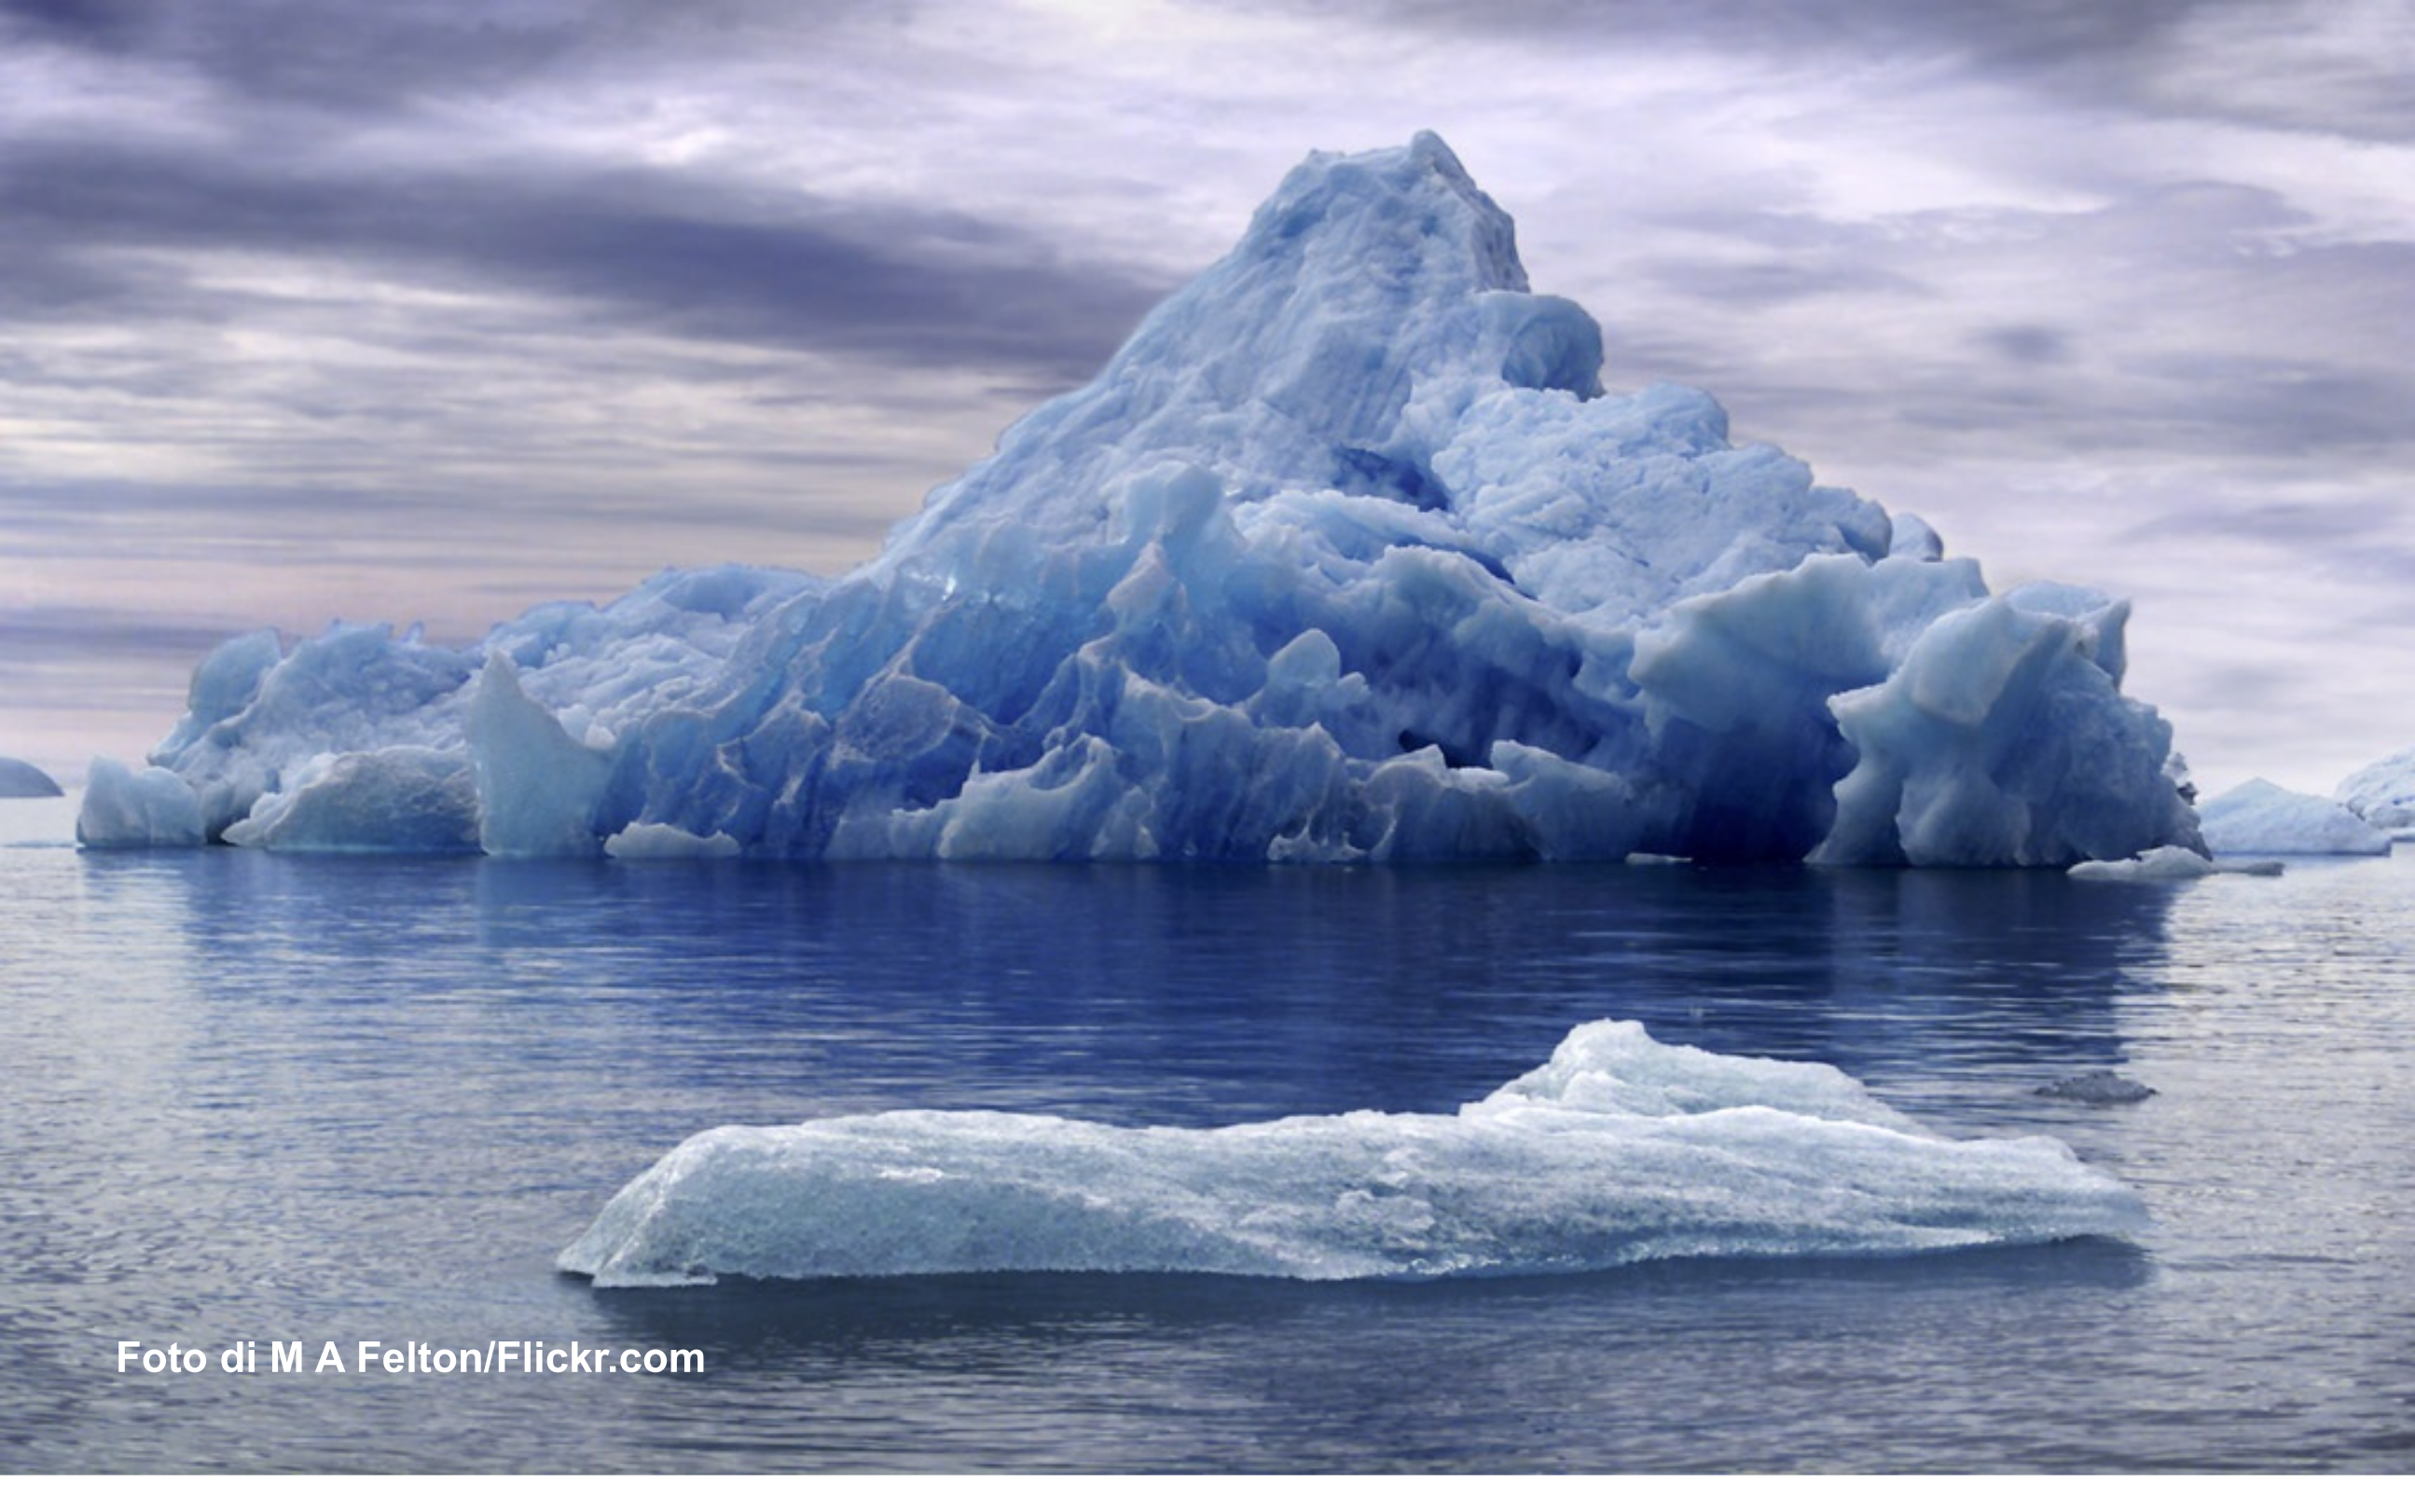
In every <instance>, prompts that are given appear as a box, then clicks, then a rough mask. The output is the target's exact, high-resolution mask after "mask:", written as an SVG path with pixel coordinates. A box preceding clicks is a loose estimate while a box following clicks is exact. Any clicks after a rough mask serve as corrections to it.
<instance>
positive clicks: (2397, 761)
mask: <svg viewBox="0 0 2415 1512" xmlns="http://www.w3.org/2000/svg"><path fill="white" fill-rule="evenodd" d="M2332 796H2333V798H2334V799H2336V800H2338V801H2339V802H2340V803H2341V804H2343V805H2344V806H2346V807H2347V808H2348V810H2349V812H2351V813H2353V814H2355V815H2356V816H2357V817H2359V818H2361V819H2363V821H2364V822H2365V823H2367V824H2369V825H2372V826H2373V827H2374V828H2375V829H2377V830H2384V831H2389V832H2390V833H2391V834H2392V835H2393V836H2394V837H2395V838H2398V839H2401V840H2407V839H2415V746H2408V748H2407V749H2406V750H2404V751H2400V752H2398V753H2396V754H2395V755H2393V756H2383V757H2382V758H2381V759H2380V760H2378V761H2376V762H2374V763H2373V764H2372V765H2370V766H2367V767H2363V768H2362V769H2360V770H2358V771H2353V772H2350V773H2349V774H2348V776H2347V777H2346V778H2345V779H2343V780H2342V781H2341V783H2340V785H2339V789H2338V791H2336V792H2335V793H2333V795H2332Z"/></svg>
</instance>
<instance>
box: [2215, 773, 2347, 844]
mask: <svg viewBox="0 0 2415 1512" xmlns="http://www.w3.org/2000/svg"><path fill="white" fill-rule="evenodd" d="M2199 821H2200V823H2201V824H2202V826H2203V831H2204V839H2205V843H2206V845H2207V846H2210V847H2211V848H2212V849H2213V853H2214V854H2215V855H2217V856H2229V855H2242V856H2382V855H2387V854H2389V851H2390V835H2389V834H2388V832H2387V831H2381V830H2378V829H2376V828H2374V827H2373V826H2372V825H2370V824H2368V823H2366V822H2365V821H2364V820H2363V818H2361V817H2359V816H2357V815H2356V814H2355V813H2354V812H2352V811H2351V810H2349V809H2348V807H2347V806H2346V805H2344V804H2340V803H2334V802H2333V801H2331V800H2330V799H2328V798H2317V797H2315V796H2314V795H2313V794H2311V793H2293V792H2291V791H2289V790H2288V788H2286V787H2281V786H2275V785H2274V784H2272V783H2269V782H2266V781H2265V780H2264V779H2263V778H2261V777H2257V778H2253V779H2251V780H2249V781H2247V782H2244V783H2242V784H2240V785H2239V786H2236V787H2234V788H2231V789H2230V790H2229V791H2228V792H2227V793H2224V794H2222V795H2221V796H2220V797H2218V798H2213V799H2209V800H2207V801H2206V803H2205V806H2204V808H2203V809H2201V810H2200V811H2199Z"/></svg>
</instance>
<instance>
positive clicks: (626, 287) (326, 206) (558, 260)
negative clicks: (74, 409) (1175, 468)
mask: <svg viewBox="0 0 2415 1512" xmlns="http://www.w3.org/2000/svg"><path fill="white" fill-rule="evenodd" d="M0 202H6V203H7V205H8V229H7V231H6V232H5V234H6V237H7V239H8V245H9V247H10V250H11V251H12V253H14V254H16V255H17V257H18V258H19V260H20V262H21V265H23V266H25V267H27V268H30V269H32V270H34V272H33V277H29V278H25V279H14V280H11V281H10V283H9V285H8V287H7V288H6V290H5V291H0V310H5V311H6V312H7V313H8V315H10V316H12V317H14V318H16V319H19V320H26V319H31V320H42V319H51V318H61V317H67V318H80V317H81V316H82V315H83V314H84V313H85V312H87V311H89V310H91V309H92V308H94V307H96V306H110V307H115V308H116V309H117V310H118V312H119V313H120V314H121V315H125V314H131V313H141V314H144V315H151V316H157V315H161V314H164V313H167V312H168V311H169V310H170V309H171V308H172V307H175V306H177V305H179V304H183V303H189V302H190V300H191V297H192V296H191V295H190V294H189V293H188V294H185V295H183V296H181V297H180V296H179V295H178V294H177V293H176V292H175V291H174V290H173V288H171V287H169V285H168V283H167V282H166V280H167V279H168V278H170V277H173V276H172V275H171V274H169V273H167V272H166V270H164V269H162V268H161V266H160V265H159V263H158V262H157V261H151V262H136V261H133V260H132V256H131V255H133V254H141V255H143V256H144V257H148V258H153V259H156V258H157V257H158V255H159V254H163V253H175V252H179V251H188V250H211V251H242V250H247V249H250V250H257V251H259V252H261V253H263V254H269V255H274V256H277V257H280V258H291V257H293V256H296V255H316V256H324V257H332V258H337V259H341V260H348V261H352V262H357V263H359V264H361V265H363V266H364V267H366V268H369V269H374V270H378V271H382V272H389V273H399V274H401V275H403V276H406V277H421V278H428V279H434V280H437V281H440V282H447V283H452V284H457V285H462V286H466V287H472V288H475V287H479V286H483V285H488V284H501V285H504V286H507V287H509V288H511V289H513V290H515V291H517V292H520V293H523V294H529V295H535V296H540V297H547V298H553V299H562V300H569V301H574V302H580V303H587V304H593V305H601V306H606V307H609V308H610V310H611V312H612V314H613V316H614V317H615V318H618V319H624V320H629V321H634V322H639V323H642V324H650V325H653V326H655V327H657V328H660V329H663V330H666V331H668V332H673V333H676V334H679V335H682V336H687V337H697V338H702V339H707V340H714V341H726V342H736V343H742V344H751V345H761V346H787V347H796V348H805V349H813V350H826V351H840V352H853V353H857V354H861V355H864V356H869V357H878V358H880V359H883V360H887V361H893V362H903V363H907V364H914V365H953V364H963V363H977V364H985V365H994V366H1005V367H1015V368H1021V369H1025V370H1027V371H1030V372H1032V373H1033V374H1035V375H1037V376H1042V377H1045V378H1048V379H1052V380H1058V381H1070V380H1078V379H1080V378H1083V377H1087V375H1088V374H1089V373H1090V372H1091V371H1093V370H1095V369H1096V367H1098V365H1099V363H1100V362H1101V361H1102V360H1103V358H1104V357H1105V356H1106V354H1107V353H1108V352H1112V351H1113V350H1114V348H1115V346H1116V344H1117V342H1118V341H1119V340H1120V339H1121V338H1122V337H1123V336H1124V335H1126V334H1127V333H1128V332H1129V331H1130V329H1131V327H1132V323H1133V322H1135V321H1137V320H1138V318H1139V317H1140V316H1141V315H1142V314H1143V313H1145V312H1146V311H1147V308H1148V307H1149V306H1150V305H1151V304H1153V303H1154V302H1155V301H1156V299H1157V298H1159V297H1161V296H1162V293H1163V292H1165V291H1164V290H1163V289H1162V288H1161V287H1159V286H1157V285H1156V284H1154V283H1153V282H1152V281H1150V280H1149V279H1147V277H1145V276H1142V275H1138V274H1135V273H1133V272H1132V271H1131V270H1127V269H1124V268H1119V267H1098V266H1082V265H1079V264H1076V263H1073V262H1069V261H1068V260H1067V259H1065V258H1064V257H1063V256H1062V255H1061V254H1060V253H1058V252H1057V250H1055V249H1053V248H1051V247H1047V246H1045V245H1043V244H1041V243H1040V242H1038V241H1037V240H1035V239H1034V237H1033V236H1032V235H1031V234H1030V233H1029V232H1027V231H1026V230H1023V229H1020V228H1017V227H1012V226H1005V225H998V224H995V223H988V222H983V221H982V220H979V219H977V218H974V217H967V216H963V215H958V214H952V213H951V212H948V211H946V210H944V209H918V208H913V207H906V206H888V205H872V204H863V203H860V202H846V201H840V200H834V199H831V198H828V197H821V196H813V195H808V194H802V193H799V194H796V195H793V196H790V197H788V198H787V200H786V202H782V203H780V204H778V205H775V206H770V207H760V208H758V207H756V206H754V205H750V204H748V203H745V202H742V200H741V199H740V197H739V196H738V195H737V194H736V193H734V192H730V191H728V190H727V189H726V188H725V187H723V186H719V185H717V184H715V183H713V182H712V181H710V180H703V181H699V180H697V179H695V178H689V177H684V176H671V175H665V174H658V173H653V172H643V171H635V170H594V169H587V168H583V167H581V166H579V165H576V164H554V165H543V164H534V163H528V164H515V165H507V166H485V167H481V168H477V169H453V170H434V169H430V170H424V171H416V172H396V171H393V170H384V171H363V172H357V173H353V174H349V175H347V174H344V173H342V172H329V171H325V170H318V171H293V170H282V171H280V170H278V169H274V168H270V167H266V166H263V165H257V164H249V163H240V162H229V161H226V160H224V159H222V158H219V157H215V156H211V155H204V154H200V153H192V152H173V151H167V150H161V149H157V148H150V147H143V146H136V145H130V144H126V143H109V142H55V141H54V142H17V143H12V144H9V145H8V146H7V147H5V148H0Z"/></svg>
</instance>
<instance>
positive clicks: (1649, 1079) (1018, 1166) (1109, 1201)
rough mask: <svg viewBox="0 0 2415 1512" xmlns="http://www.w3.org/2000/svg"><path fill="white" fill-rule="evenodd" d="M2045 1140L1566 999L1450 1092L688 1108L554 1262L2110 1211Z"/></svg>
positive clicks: (1840, 1075)
mask: <svg viewBox="0 0 2415 1512" xmlns="http://www.w3.org/2000/svg"><path fill="white" fill-rule="evenodd" d="M2145 1221H2146V1214H2145V1210H2144V1207H2143V1206H2142V1205H2141V1204H2140V1203H2139V1201H2138V1197H2137V1196H2136V1195H2135V1194H2133V1193H2132V1192H2131V1191H2130V1190H2129V1189H2127V1188H2126V1187H2124V1186H2123V1185H2122V1184H2121V1183H2120V1182H2118V1181H2116V1180H2114V1179H2113V1178H2111V1177H2109V1176H2107V1175H2102V1174H2100V1173H2098V1172H2095V1171H2093V1170H2091V1169H2089V1168H2088V1167H2087V1166H2085V1165H2083V1164H2082V1163H2081V1162H2080V1161H2079V1160H2078V1158H2077V1157H2076V1156H2074V1155H2073V1154H2072V1152H2071V1150H2070V1149H2069V1148H2068V1147H2066V1146H2065V1145H2063V1144H2062V1143H2060V1142H2059V1141H2056V1140H2053V1139H2049V1138H2043V1137H2031V1138H2022V1139H1978V1140H1950V1139H1945V1138H1941V1137H1939V1136H1937V1135H1935V1134H1932V1133H1930V1132H1928V1130H1924V1129H1922V1128H1921V1127H1920V1126H1919V1125H1918V1124H1916V1123H1914V1122H1913V1121H1912V1120H1911V1119H1909V1118H1906V1117H1904V1116H1903V1115H1900V1114H1898V1113H1897V1112H1896V1111H1895V1110H1893V1109H1892V1108H1889V1107H1888V1106H1887V1105H1886V1104H1885V1103H1883V1102H1882V1101H1880V1100H1878V1099H1877V1098H1876V1097H1875V1096H1873V1095H1872V1094H1871V1093H1870V1092H1869V1090H1868V1088H1866V1087H1865V1086H1863V1085H1861V1084H1860V1083H1859V1082H1856V1081H1855V1080H1853V1078H1852V1077H1851V1076H1848V1075H1847V1074H1845V1073H1844V1072H1843V1071H1841V1070H1837V1069H1836V1068H1835V1067H1831V1066H1825V1065H1820V1064H1817V1063H1794V1062H1785V1061H1776V1060H1763V1059H1756V1058H1750V1057H1744V1056H1735V1055H1715V1054H1712V1053H1710V1052H1708V1051H1703V1050H1696V1049H1691V1048H1688V1047H1684V1046H1677V1045H1664V1044H1661V1043H1659V1042H1658V1041H1657V1040H1653V1039H1652V1038H1651V1037H1650V1036H1649V1035H1648V1034H1646V1033H1645V1032H1644V1030H1643V1026H1642V1025H1638V1024H1634V1023H1628V1022H1619V1021H1604V1022H1599V1023H1594V1024H1586V1025H1580V1026H1578V1027H1577V1028H1576V1029H1574V1030H1573V1031H1571V1032H1570V1033H1569V1034H1568V1038H1567V1039H1566V1040H1563V1041H1562V1042H1561V1044H1560V1046H1559V1048H1558V1049H1557V1050H1556V1051H1555V1052H1553V1055H1552V1058H1551V1060H1550V1062H1549V1063H1548V1064H1546V1065H1544V1066H1542V1067H1539V1068H1538V1069H1537V1070H1533V1071H1530V1072H1528V1073H1527V1074H1525V1075H1523V1076H1521V1077H1519V1078H1518V1079H1517V1080H1515V1081H1512V1082H1510V1083H1509V1084H1508V1085H1506V1086H1503V1087H1502V1088H1501V1089H1500V1090H1498V1091H1496V1092H1494V1093H1493V1095H1492V1096H1490V1097H1487V1098H1485V1099H1483V1100H1481V1101H1478V1102H1471V1103H1468V1104H1465V1105H1464V1106H1463V1107H1462V1108H1461V1109H1460V1110H1459V1111H1458V1112H1457V1113H1455V1114H1388V1113H1368V1112H1360V1113H1346V1114H1339V1115H1318V1116H1301V1117H1291V1118H1282V1119H1276V1120H1273V1121H1271V1122H1267V1123H1254V1124H1237V1125H1232V1126H1229V1127H1224V1128H1216V1129H1172V1128H1137V1129H1135V1128H1121V1127H1116V1126H1111V1125H1106V1124H1100V1123H1091V1122H1086V1121H1082V1120H1078V1119H1072V1118H1060V1117H1050V1116H1040V1115H1027V1114H1008V1113H962V1112H937V1111H930V1110H911V1111H906V1112H896V1113H884V1114H874V1115H858V1116H852V1117H839V1118H826V1119H818V1120H815V1121H813V1122H809V1123H803V1124H799V1125H794V1126H790V1127H785V1128H744V1127H729V1128H722V1129H715V1130H709V1131H707V1132H704V1133H701V1134H697V1135H696V1136H695V1137H694V1138H691V1139H689V1140H688V1141H686V1142H685V1143H684V1144H682V1145H679V1146H678V1147H677V1148H676V1149H674V1150H672V1151H671V1152H670V1153H669V1154H667V1155H666V1156H664V1157H663V1159H662V1160H659V1161H657V1162H656V1163H655V1164H654V1166H653V1167H652V1169H651V1170H649V1171H647V1172H645V1173H644V1174H643V1175H639V1176H638V1177H637V1179H635V1180H633V1181H631V1182H630V1183H629V1184H628V1185H627V1186H626V1187H624V1188H622V1190H621V1191H620V1193H619V1194H618V1195H616V1196H615V1197H613V1198H612V1200H611V1201H610V1202H609V1203H608V1204H607V1205H606V1206H605V1208H604V1210H603V1212H602V1214H601V1215H600V1216H598V1217H597V1219H596V1220H595V1221H594V1223H593V1224H592V1226H591V1227H590V1228H589V1229H588V1230H587V1232H586V1233H585V1234H584V1235H581V1236H580V1237H579V1238H578V1239H577V1241H576V1242H575V1243H573V1244H572V1245H571V1246H570V1247H569V1248H568V1249H566V1250H563V1251H562V1255H561V1256H560V1258H559V1259H558V1260H557V1262H556V1264H557V1265H559V1267H560V1268H561V1269H562V1270H564V1271H567V1272H571V1273H573V1274H577V1275H581V1276H587V1277H591V1278H592V1279H593V1280H594V1283H595V1284H596V1285H598V1286H607V1287H608V1286H678V1285H699V1284H709V1283H711V1282H712V1281H713V1280H716V1279H718V1278H720V1277H724V1276H729V1277H749V1278H757V1279H766V1280H802V1279H806V1278H820V1277H842V1276H852V1277H862V1276H908V1275H940V1274H965V1273H977V1272H1037V1271H1099V1272H1110V1271H1114V1272H1159V1273H1197V1274H1221V1275H1234V1276H1264V1277H1287V1278H1293V1279H1297V1280H1349V1279H1388V1280H1430V1279H1437V1278H1445V1277H1476V1276H1516V1275H1537V1274H1550V1273H1568V1272H1582V1271H1594V1270H1606V1269H1612V1268H1615V1267H1617V1266H1621V1265H1632V1264H1636V1263H1639V1262H1643V1261H1650V1260H1660V1259H1673V1258H1680V1257H1715V1256H1716V1257H1761V1258H1781V1257H1792V1256H1873V1257H1875V1256H1885V1255H1903V1254H1912V1253H1918V1252H1923V1251H1930V1250H1958V1249H1969V1248H1975V1247H1981V1246H1995V1245H2016V1244H2031V1243H2039V1242H2045V1241H2049V1240H2057V1239H2065V1238H2075V1237H2079V1236H2082V1235H2127V1234H2131V1233H2134V1232H2136V1231H2137V1230H2138V1229H2140V1228H2141V1227H2142V1226H2143V1225H2144V1223H2145Z"/></svg>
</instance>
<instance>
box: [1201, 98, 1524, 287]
mask: <svg viewBox="0 0 2415 1512" xmlns="http://www.w3.org/2000/svg"><path fill="white" fill-rule="evenodd" d="M1234 256H1235V258H1236V259H1245V260H1249V261H1253V262H1292V261H1297V262H1300V263H1303V264H1313V265H1316V266H1317V267H1319V268H1320V269H1321V270H1324V271H1327V272H1328V273H1329V274H1330V275H1332V276H1334V277H1345V276H1346V277H1367V276H1368V275H1369V274H1370V273H1373V274H1375V275H1377V276H1378V277H1388V278H1393V279H1398V278H1403V277H1418V279H1419V280H1420V281H1431V282H1432V283H1433V284H1435V285H1448V284H1457V285H1458V286H1459V287H1460V289H1461V290H1462V291H1463V292H1468V293H1476V292H1483V291H1485V290H1489V289H1506V290H1508V291H1511V292H1516V293H1524V292H1526V287H1527V285H1526V269H1525V267H1524V265H1523V264H1522V263H1521V262H1519V261H1518V238H1517V231H1516V227H1515V225H1514V223H1513V222H1512V221H1511V220H1510V218H1509V216H1508V212H1507V211H1505V210H1503V209H1502V208H1501V207H1500V206H1499V205H1497V204H1495V203H1493V198H1492V196H1490V195H1488V194H1486V193H1485V192H1484V191H1483V190H1482V189H1480V188H1478V187H1476V181H1475V180H1474V179H1473V178H1470V177H1469V176H1468V172H1467V170H1466V168H1464V167H1463V166H1462V164H1461V163H1460V160H1459V157H1458V155H1457V154H1455V153H1453V152H1452V151H1451V150H1450V147H1449V144H1448V143H1447V142H1444V141H1443V139H1442V138H1441V137H1439V136H1437V135H1435V134H1434V133H1433V132H1432V131H1420V132H1418V134H1417V136H1416V137H1414V138H1413V139H1411V141H1410V142H1409V144H1408V145H1407V146H1405V147H1393V148H1388V149H1383V150H1379V151H1375V152H1367V153H1351V154H1344V153H1332V152H1316V153H1311V154H1310V155H1309V157H1308V160H1307V161H1305V162H1303V163H1301V164H1300V165H1299V166H1298V167H1297V168H1295V169H1293V170H1292V171H1291V172H1290V173H1289V174H1288V175H1287V176H1285V178H1284V179H1283V181H1282V186H1281V187H1278V188H1277V189H1276V190H1275V192H1274V194H1273V196H1272V197H1271V198H1270V199H1268V200H1267V202H1266V203H1265V204H1264V205H1262V206H1260V207H1259V209H1258V213H1257V215H1256V217H1254V218H1252V221H1251V223H1250V230H1249V234H1248V235H1246V236H1245V237H1243V238H1242V241H1241V246H1240V247H1239V249H1238V250H1237V251H1236V253H1235V254H1234Z"/></svg>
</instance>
